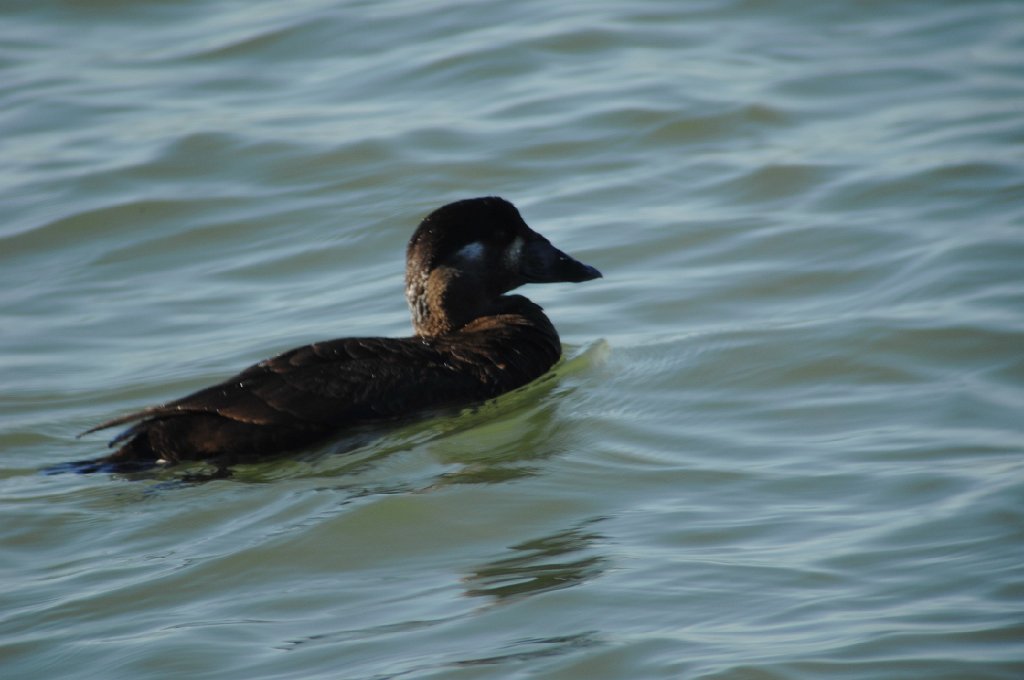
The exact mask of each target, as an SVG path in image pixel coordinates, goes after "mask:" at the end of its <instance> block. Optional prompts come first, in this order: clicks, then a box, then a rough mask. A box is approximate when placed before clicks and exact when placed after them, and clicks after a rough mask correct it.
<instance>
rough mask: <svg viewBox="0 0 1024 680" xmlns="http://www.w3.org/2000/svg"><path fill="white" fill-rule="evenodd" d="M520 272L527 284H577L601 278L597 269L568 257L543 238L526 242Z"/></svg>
mask: <svg viewBox="0 0 1024 680" xmlns="http://www.w3.org/2000/svg"><path fill="white" fill-rule="evenodd" d="M520 271H521V272H522V274H523V276H524V277H525V278H526V282H527V283H561V282H566V283H579V282H580V281H590V280H591V279H599V278H601V272H599V271H597V269H595V268H594V267H591V266H590V265H589V264H583V263H582V262H580V261H579V260H576V259H574V258H572V257H569V256H568V255H566V254H565V253H563V252H562V251H561V250H559V249H558V248H556V247H554V246H553V245H551V242H550V241H548V240H547V239H545V238H543V237H541V238H537V239H533V240H531V241H529V242H527V244H526V246H525V247H524V249H523V259H522V267H521V270H520Z"/></svg>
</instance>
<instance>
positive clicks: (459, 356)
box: [71, 197, 601, 472]
mask: <svg viewBox="0 0 1024 680" xmlns="http://www.w3.org/2000/svg"><path fill="white" fill-rule="evenodd" d="M600 276H601V273H600V272H599V271H597V270H596V269H594V268H593V267H591V266H588V265H585V264H583V263H581V262H578V261H577V260H574V259H573V258H571V257H569V256H568V255H566V254H565V253H563V252H562V251H560V250H558V249H557V248H555V247H554V246H553V245H551V243H550V242H549V241H548V240H547V239H546V238H544V237H543V236H541V235H540V234H538V233H537V232H535V231H533V230H532V229H530V227H529V226H527V224H526V222H524V221H523V218H522V217H521V216H520V215H519V211H518V210H517V209H516V208H515V206H513V205H512V204H511V203H509V202H508V201H505V200H503V199H501V198H497V197H487V198H471V199H467V200H463V201H458V202H455V203H450V204H448V205H445V206H443V207H441V208H438V209H437V210H435V211H434V212H432V213H430V214H429V215H428V216H427V217H426V218H425V219H424V220H423V221H422V222H421V223H420V225H419V227H418V228H417V229H416V232H415V233H414V234H413V235H412V239H410V241H409V246H408V249H407V251H406V269H405V295H406V298H407V299H408V302H409V307H410V309H411V310H412V323H413V329H414V332H415V335H413V336H412V337H408V338H342V339H338V340H328V341H326V342H317V343H313V344H312V345H306V346H305V347H299V348H297V349H293V350H291V351H288V352H285V353H283V354H280V355H278V356H276V357H274V358H272V359H267V360H266V361H262V362H260V363H258V364H256V365H254V366H250V367H249V368H247V369H245V370H244V371H242V372H241V373H239V374H237V375H235V376H234V377H232V378H229V379H227V380H225V381H224V382H222V383H220V384H217V385H213V386H212V387H207V388H206V389H203V390H199V391H198V392H194V393H193V394H190V395H188V396H186V397H183V398H181V399H178V400H175V401H171V402H168V403H166V404H163V405H160V406H152V407H150V408H146V409H143V410H141V411H136V412H135V413H130V414H128V415H125V416H120V417H118V418H114V419H113V420H109V421H107V422H105V423H102V424H100V425H97V426H96V427H94V428H92V429H90V430H88V431H87V432H85V433H83V434H88V433H89V432H95V431H97V430H103V429H106V428H109V427H114V426H116V425H124V424H127V423H133V422H134V425H132V426H131V427H129V428H128V429H127V430H125V431H124V432H122V433H121V434H120V435H119V436H118V437H116V438H115V439H114V440H113V441H112V442H111V443H110V445H111V446H114V445H120V446H119V448H118V449H117V451H115V452H114V453H113V454H110V455H109V456H106V457H103V458H99V459H96V460H92V461H80V462H78V463H73V464H71V465H72V466H74V469H76V470H77V471H79V472H96V471H120V470H130V469H139V468H146V467H149V466H152V465H153V464H156V463H177V462H180V461H185V460H208V461H211V462H214V463H215V464H217V465H218V466H220V467H224V466H228V465H231V464H234V463H239V462H244V461H249V460H256V459H259V458H262V457H265V456H269V455H273V454H277V453H283V452H287V451H292V450H295V449H300V448H303V447H306V446H309V445H311V444H313V443H315V442H317V441H320V440H323V439H326V438H328V437H330V436H331V435H336V434H340V433H342V432H344V431H345V430H346V428H353V427H356V426H362V425H367V424H373V423H377V422H385V421H388V420H393V419H397V418H402V417H408V416H413V415H416V414H418V413H425V412H429V411H432V410H434V409H438V408H445V407H458V406H463V405H468V404H472V403H475V402H480V401H484V400H486V399H490V398H492V397H496V396H498V395H500V394H503V393H505V392H508V391H510V390H513V389H516V388H517V387H521V386H523V385H525V384H527V383H528V382H530V381H532V380H534V379H535V378H537V377H539V376H541V375H543V374H544V373H545V372H547V371H548V369H550V368H551V366H552V365H554V363H555V362H556V361H558V358H559V356H560V355H561V343H560V341H559V338H558V333H557V332H556V331H555V328H554V326H553V325H552V324H551V322H550V321H549V320H548V318H547V317H546V316H545V315H544V312H543V311H542V310H541V308H540V306H539V305H537V304H534V303H533V302H531V301H530V300H528V299H527V298H525V297H523V296H522V295H506V293H508V292H509V291H511V290H513V289H514V288H518V287H519V286H521V285H523V284H526V283H555V282H563V281H564V282H579V281H589V280H591V279H596V278H599V277H600Z"/></svg>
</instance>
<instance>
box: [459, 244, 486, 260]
mask: <svg viewBox="0 0 1024 680" xmlns="http://www.w3.org/2000/svg"><path fill="white" fill-rule="evenodd" d="M455 257H456V258H458V259H460V260H467V261H469V262H480V261H481V260H483V259H484V244H483V243H480V241H473V242H472V243H469V244H466V245H464V246H462V248H460V249H459V252H457V253H455Z"/></svg>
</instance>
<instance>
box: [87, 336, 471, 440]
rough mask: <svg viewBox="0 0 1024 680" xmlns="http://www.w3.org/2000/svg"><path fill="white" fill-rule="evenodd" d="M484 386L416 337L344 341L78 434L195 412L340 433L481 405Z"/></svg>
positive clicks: (276, 360) (292, 354) (298, 352)
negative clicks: (350, 426)
mask: <svg viewBox="0 0 1024 680" xmlns="http://www.w3.org/2000/svg"><path fill="white" fill-rule="evenodd" d="M485 368H486V367H485ZM488 381H489V376H488V375H486V371H484V370H483V369H480V368H475V367H474V362H473V361H462V360H459V358H458V357H455V358H453V357H452V356H451V355H450V354H449V353H443V352H440V351H438V349H437V348H436V347H435V346H434V345H433V344H431V343H430V342H427V341H424V340H421V339H418V338H343V339H340V340H331V341H328V342H321V343H314V344H312V345H306V346H304V347H299V348H296V349H293V350H291V351H288V352H285V353H284V354H280V355H278V356H276V357H273V358H272V359H267V360H266V361H262V362H260V363H258V364H255V365H253V366H250V367H249V368H247V369H245V370H244V371H242V372H241V373H239V374H237V375H235V376H234V377H232V378H229V379H228V380H225V381H224V382H222V383H219V384H217V385H212V386H210V387H207V388H205V389H202V390H199V391H197V392H194V393H192V394H190V395H188V396H186V397H183V398H181V399H178V400H175V401H172V402H168V403H166V404H162V405H159V406H153V407H150V408H146V409H143V410H141V411H136V412H134V413H129V414H127V415H123V416H119V417H117V418H114V419H112V420H108V421H106V422H104V423H101V424H99V425H97V426H96V427H93V428H91V429H89V430H87V431H86V432H84V433H83V434H88V433H89V432H95V431H97V430H103V429H106V428H110V427H115V426H118V425H125V424H128V423H132V422H135V421H140V420H141V421H146V420H153V419H162V418H170V417H175V416H182V415H188V414H197V413H205V414H213V415H218V416H220V417H223V418H227V419H230V420H234V421H237V422H240V423H247V424H252V425H268V426H275V425H277V426H294V425H302V426H308V427H313V428H319V427H341V426H345V425H347V424H352V423H359V422H369V421H373V420H381V419H387V418H393V417H398V416H402V415H408V414H411V413H415V412H416V411H418V410H423V409H426V408H430V407H433V406H439V407H442V406H447V405H451V404H452V403H456V402H466V403H468V402H471V401H474V400H479V399H485V398H487V397H488V396H491V395H490V394H489V392H490V391H491V388H490V387H489V386H488V384H487V383H488ZM130 432H131V430H129V433H130Z"/></svg>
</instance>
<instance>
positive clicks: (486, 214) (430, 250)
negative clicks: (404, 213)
mask: <svg viewBox="0 0 1024 680" xmlns="http://www.w3.org/2000/svg"><path fill="white" fill-rule="evenodd" d="M600 276H601V272H599V271H597V270H596V269H594V268H593V267H591V266H589V265H585V264H583V263H582V262H579V261H577V260H574V259H573V258H571V257H569V256H568V255H566V254H565V253H563V252H562V251H560V250H559V249H558V248H555V247H554V246H553V245H551V242H550V241H548V240H547V239H546V238H544V237H543V236H541V235H540V234H538V233H537V232H535V231H534V230H533V229H530V227H529V226H527V224H526V222H524V221H523V218H522V217H521V216H520V215H519V211H518V210H516V207H515V206H514V205H512V204H511V203H509V202H508V201H506V200H504V199H501V198H497V197H487V198H470V199H466V200H463V201H457V202H455V203H449V204H448V205H446V206H443V207H441V208H438V209H437V210H435V211H434V212H432V213H430V214H429V215H427V217H426V218H424V220H423V221H422V222H421V223H420V226H419V228H417V229H416V232H415V233H414V234H413V235H412V238H411V239H410V240H409V247H408V250H407V251H406V267H405V295H406V298H407V299H408V300H409V307H410V309H411V310H412V318H413V326H414V327H415V330H416V333H417V335H428V336H429V335H440V334H443V333H450V332H452V331H455V330H458V329H459V328H460V327H462V326H464V325H465V324H466V323H468V322H470V321H472V320H473V319H475V318H478V317H480V316H483V315H485V314H488V313H490V311H491V310H492V309H493V306H494V304H495V302H496V301H497V299H498V298H499V297H500V296H501V295H502V294H504V293H507V292H508V291H510V290H512V289H514V288H518V287H519V286H521V285H523V284H525V283H557V282H560V281H565V282H579V281H589V280H591V279H596V278H600Z"/></svg>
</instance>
